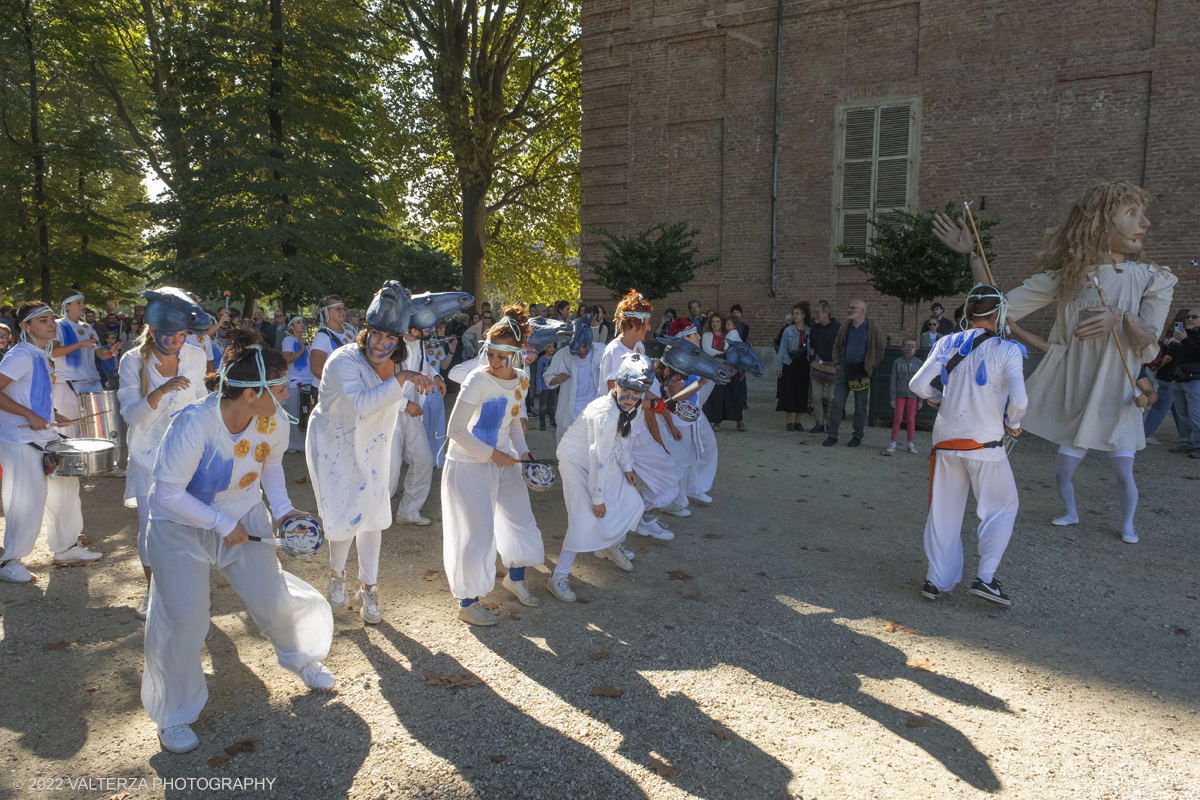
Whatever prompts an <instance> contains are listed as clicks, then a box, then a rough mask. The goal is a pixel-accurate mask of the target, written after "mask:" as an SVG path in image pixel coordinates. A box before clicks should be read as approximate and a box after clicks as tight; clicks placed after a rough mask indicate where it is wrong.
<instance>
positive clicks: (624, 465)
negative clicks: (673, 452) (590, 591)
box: [549, 353, 654, 602]
mask: <svg viewBox="0 0 1200 800" xmlns="http://www.w3.org/2000/svg"><path fill="white" fill-rule="evenodd" d="M615 381H616V387H615V388H614V389H612V390H611V391H609V392H607V393H606V394H604V395H601V396H600V397H597V398H596V399H595V400H593V401H592V402H591V403H588V406H587V408H585V409H583V413H582V414H580V415H579V417H578V418H577V420H576V422H575V424H573V425H571V428H570V430H568V431H567V433H566V435H565V436H563V439H562V441H561V442H559V444H558V466H559V473H560V474H561V475H562V482H563V497H564V499H565V500H566V503H567V534H566V538H565V539H564V540H563V549H562V553H561V555H559V558H558V565H557V566H556V567H555V569H554V574H553V575H552V576H551V578H550V583H549V589H550V593H551V594H552V595H554V596H555V597H557V598H558V599H559V600H565V601H567V602H574V600H575V593H574V592H572V591H571V586H570V584H569V582H568V580H567V578H568V575H569V574H570V572H571V564H572V563H574V561H575V556H576V554H578V553H583V552H587V551H589V550H591V551H592V552H594V553H596V555H598V556H600V557H602V558H607V559H608V560H609V561H612V562H613V563H615V564H616V565H617V566H618V567H620V568H621V569H623V570H625V571H627V572H628V571H630V570H632V569H633V563H632V562H631V561H630V560H629V558H628V557H627V556H626V555H625V552H624V548H623V547H622V546H621V543H622V542H623V541H624V540H625V534H627V533H628V532H629V531H631V530H633V529H634V528H635V527H636V526H637V524H638V520H640V519H641V516H642V508H643V506H642V499H641V497H640V496H639V495H638V493H637V489H635V488H634V486H633V483H634V475H633V441H634V438H633V436H632V435H631V434H632V433H633V432H634V430H635V429H636V428H637V426H639V425H645V424H646V423H645V418H644V417H642V416H641V415H640V414H638V408H639V406H641V404H642V397H643V395H645V393H646V390H647V389H649V388H650V386H651V384H653V383H654V371H653V368H652V367H651V364H650V359H648V358H646V356H644V355H643V354H641V353H629V354H627V355H625V356H624V357H623V358H622V359H621V366H620V367H618V369H617V376H616V378H615Z"/></svg>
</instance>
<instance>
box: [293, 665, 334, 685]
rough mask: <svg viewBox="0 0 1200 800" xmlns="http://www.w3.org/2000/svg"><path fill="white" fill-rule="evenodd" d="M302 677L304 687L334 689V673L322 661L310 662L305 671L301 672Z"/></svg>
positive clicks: (305, 666)
mask: <svg viewBox="0 0 1200 800" xmlns="http://www.w3.org/2000/svg"><path fill="white" fill-rule="evenodd" d="M300 677H301V678H302V679H304V685H305V686H307V687H308V688H310V689H332V688H333V684H334V679H333V673H332V672H330V671H329V668H328V667H326V666H325V665H324V664H322V663H321V662H320V661H310V662H308V663H307V664H305V665H304V669H302V670H300Z"/></svg>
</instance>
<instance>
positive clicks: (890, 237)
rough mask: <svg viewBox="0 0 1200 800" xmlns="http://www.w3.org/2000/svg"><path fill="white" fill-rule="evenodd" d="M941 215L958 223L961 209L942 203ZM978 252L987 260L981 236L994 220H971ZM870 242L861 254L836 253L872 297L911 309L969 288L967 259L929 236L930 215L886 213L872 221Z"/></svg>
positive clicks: (987, 242)
mask: <svg viewBox="0 0 1200 800" xmlns="http://www.w3.org/2000/svg"><path fill="white" fill-rule="evenodd" d="M944 213H945V214H946V215H948V216H949V217H950V218H951V219H954V220H958V219H961V218H962V217H963V216H965V215H964V212H963V210H962V207H961V206H958V207H957V208H956V207H955V204H954V203H953V202H947V203H946V208H945V210H944ZM975 223H976V224H977V225H978V226H979V233H980V235H981V236H982V237H983V247H984V250H985V251H987V255H988V257H989V258H991V255H992V253H991V251H990V250H988V248H989V247H991V243H992V237H991V236H990V235H988V234H987V233H985V231H987V230H988V229H989V228H992V227H994V226H996V225H997V224H999V220H994V219H993V220H982V219H976V220H975ZM871 226H872V227H873V228H874V239H872V241H871V244H870V245H869V246H868V247H867V248H866V249H865V250H864V249H862V248H853V247H841V248H838V250H839V252H841V253H843V254H844V255H848V256H850V258H851V260H852V261H853V262H854V265H855V266H856V267H858V268H859V269H860V270H862V271H863V272H865V273H866V274H867V276H868V277H869V279H870V282H871V285H872V286H873V287H875V291H877V292H879V293H880V294H882V295H885V296H887V297H895V298H896V299H898V300H899V301H900V302H902V303H904V304H905V305H916V304H918V303H922V302H925V301H927V300H933V299H934V298H937V297H954V296H956V295H960V294H963V293H964V292H967V291H969V290H970V289H971V286H972V285H974V279H973V278H972V277H971V259H970V256H968V255H962V254H960V253H955V252H954V251H952V250H950V249H949V248H948V247H946V246H945V245H944V244H942V243H941V241H939V240H938V238H937V237H936V236H934V235H933V212H932V211H930V212H927V214H909V213H907V212H904V211H896V212H889V213H888V214H885V215H882V216H881V217H877V218H873V219H872V220H871Z"/></svg>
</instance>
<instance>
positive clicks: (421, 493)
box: [385, 338, 441, 527]
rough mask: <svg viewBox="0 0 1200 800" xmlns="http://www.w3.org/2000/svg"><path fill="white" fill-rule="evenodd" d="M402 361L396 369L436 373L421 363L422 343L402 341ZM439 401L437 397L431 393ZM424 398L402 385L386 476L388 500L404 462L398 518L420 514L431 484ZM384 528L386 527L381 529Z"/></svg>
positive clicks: (410, 517)
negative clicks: (413, 408) (416, 412)
mask: <svg viewBox="0 0 1200 800" xmlns="http://www.w3.org/2000/svg"><path fill="white" fill-rule="evenodd" d="M404 347H405V351H404V362H403V363H402V364H401V365H400V369H404V370H409V371H411V372H420V373H422V374H424V375H428V376H429V377H431V378H432V377H434V376H435V375H437V374H438V373H437V372H436V371H433V372H432V374H431V370H430V369H429V363H428V362H427V361H426V360H425V347H424V342H422V341H420V340H419V339H418V340H416V341H409V340H408V339H407V338H406V339H405V340H404ZM432 395H434V396H436V397H437V398H438V399H439V400H440V399H441V395H440V394H438V393H437V392H433V393H432ZM426 397H427V396H426V395H421V394H418V393H417V389H416V387H415V386H414V385H413V384H411V383H406V384H404V402H402V403H401V404H400V414H399V416H398V417H397V418H396V429H395V435H394V436H392V458H391V469H390V471H389V473H388V493H389V497H390V496H391V495H394V494H395V493H396V488H397V487H398V486H399V485H400V465H401V464H402V463H403V462H404V461H407V462H408V472H407V473H406V474H405V476H404V496H403V497H402V498H400V503H399V505H397V506H396V516H397V517H399V518H402V519H410V520H411V519H414V518H416V517H417V516H418V515H419V514H420V513H421V506H423V505H425V500H426V499H427V498H428V497H429V487H430V484H431V483H432V482H433V453H432V452H431V451H430V449H429V434H428V433H426V431H425V420H424V419H423V418H422V417H423V416H424V407H425V401H426ZM409 403H415V404H417V405H418V406H420V407H421V409H422V416H420V417H414V416H412V415H410V414H409V413H408V411H407V410H406V409H407V408H408V404H409ZM385 527H386V526H385Z"/></svg>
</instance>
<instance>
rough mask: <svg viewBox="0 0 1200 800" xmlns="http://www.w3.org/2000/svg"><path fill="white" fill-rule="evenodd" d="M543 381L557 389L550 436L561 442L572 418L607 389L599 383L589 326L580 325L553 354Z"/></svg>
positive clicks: (598, 361) (598, 371) (597, 363)
mask: <svg viewBox="0 0 1200 800" xmlns="http://www.w3.org/2000/svg"><path fill="white" fill-rule="evenodd" d="M546 383H547V384H549V385H550V386H551V387H553V388H557V389H558V405H557V406H556V407H555V412H554V421H555V423H556V424H557V425H558V428H557V430H555V432H554V436H555V440H556V441H557V442H561V441H562V440H563V437H564V436H566V434H567V429H568V428H570V427H571V423H572V422H574V420H575V418H576V417H578V416H579V415H580V414H581V413H583V410H584V409H585V408H587V407H588V405H589V404H590V403H591V402H592V401H593V400H595V399H596V397H598V396H600V395H603V394H605V393H606V390H607V387H605V386H604V385H603V384H602V383H601V382H600V355H599V354H598V353H597V352H596V348H595V347H594V346H593V345H592V328H591V326H590V325H587V324H580V325H579V326H578V330H577V332H576V333H575V335H574V336H573V337H572V338H571V342H570V344H569V345H568V346H567V347H562V348H559V350H558V352H557V353H555V354H554V358H553V359H551V361H550V366H549V367H548V368H547V369H546Z"/></svg>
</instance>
